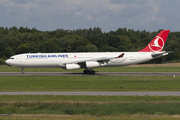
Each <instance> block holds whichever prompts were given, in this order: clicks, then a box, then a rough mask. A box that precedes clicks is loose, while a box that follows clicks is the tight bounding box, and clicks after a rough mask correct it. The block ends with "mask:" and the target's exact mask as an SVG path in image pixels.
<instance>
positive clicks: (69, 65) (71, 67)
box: [66, 64, 81, 70]
mask: <svg viewBox="0 0 180 120" xmlns="http://www.w3.org/2000/svg"><path fill="white" fill-rule="evenodd" d="M79 68H81V66H80V65H78V64H66V70H75V69H79Z"/></svg>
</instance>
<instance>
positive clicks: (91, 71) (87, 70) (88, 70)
mask: <svg viewBox="0 0 180 120" xmlns="http://www.w3.org/2000/svg"><path fill="white" fill-rule="evenodd" d="M83 72H84V74H95V71H94V70H92V69H91V68H89V69H86V70H84V71H83Z"/></svg>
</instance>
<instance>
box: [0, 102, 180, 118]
mask: <svg viewBox="0 0 180 120" xmlns="http://www.w3.org/2000/svg"><path fill="white" fill-rule="evenodd" d="M179 111H180V105H179V103H159V104H156V103H155V104H154V103H110V104H93V103H86V104H81V103H76V104H71V103H41V102H39V103H28V102H27V103H21V102H17V103H14V104H8V103H0V113H1V114H7V113H8V114H60V115H91V116H120V115H179V114H180V113H179Z"/></svg>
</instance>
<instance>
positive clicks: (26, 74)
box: [0, 72, 180, 76]
mask: <svg viewBox="0 0 180 120" xmlns="http://www.w3.org/2000/svg"><path fill="white" fill-rule="evenodd" d="M82 75H107V76H180V72H97V73H96V74H84V73H81V72H26V73H24V74H21V73H20V72H0V76H82Z"/></svg>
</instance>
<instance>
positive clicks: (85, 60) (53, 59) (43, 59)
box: [5, 30, 170, 74]
mask: <svg viewBox="0 0 180 120" xmlns="http://www.w3.org/2000/svg"><path fill="white" fill-rule="evenodd" d="M169 32H170V30H162V31H161V32H160V33H159V34H158V35H157V36H156V37H155V38H154V39H153V40H152V41H151V42H150V43H149V44H148V45H147V46H146V47H145V48H144V49H142V50H140V51H138V52H92V53H87V52H86V53H25V54H19V55H14V56H12V57H10V58H9V59H8V60H6V61H5V62H6V64H7V65H11V66H16V67H20V68H21V69H22V71H21V73H24V70H23V68H40V67H44V68H48V67H59V68H63V69H66V70H75V69H79V68H85V70H84V73H85V74H86V73H90V74H95V71H94V70H93V69H92V68H96V67H109V66H126V65H132V64H137V63H142V62H146V61H149V60H152V59H155V58H158V57H162V56H165V55H168V52H166V51H162V49H163V47H164V44H165V42H166V39H167V36H168V34H169Z"/></svg>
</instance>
